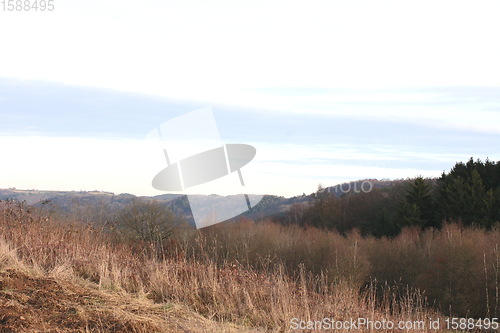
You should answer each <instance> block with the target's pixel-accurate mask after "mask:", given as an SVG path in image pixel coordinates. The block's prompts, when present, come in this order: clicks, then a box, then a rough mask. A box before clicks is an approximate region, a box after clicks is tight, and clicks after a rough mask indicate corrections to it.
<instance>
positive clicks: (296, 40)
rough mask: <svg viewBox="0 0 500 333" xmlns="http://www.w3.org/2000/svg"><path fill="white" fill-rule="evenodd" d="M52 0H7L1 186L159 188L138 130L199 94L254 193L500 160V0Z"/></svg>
mask: <svg viewBox="0 0 500 333" xmlns="http://www.w3.org/2000/svg"><path fill="white" fill-rule="evenodd" d="M52 3H53V5H54V10H53V11H47V10H46V11H40V10H39V11H34V10H33V9H30V10H29V11H25V10H22V11H16V10H13V11H9V8H4V7H1V6H2V5H0V119H1V120H0V156H1V157H0V161H1V163H0V188H9V187H16V188H18V189H40V190H77V191H78V190H100V191H111V192H115V193H132V194H136V195H157V194H162V193H164V192H161V191H158V190H156V189H154V188H152V186H151V180H152V178H153V177H154V176H155V174H156V173H158V172H159V171H160V170H161V169H162V168H164V167H165V165H160V164H161V162H158V158H161V156H162V155H161V154H162V153H161V151H160V152H158V149H157V147H153V146H150V145H148V144H147V142H145V140H144V138H145V137H146V135H147V134H148V133H149V132H150V131H151V130H153V129H154V128H156V127H157V126H159V125H160V124H162V123H164V122H166V121H169V120H171V119H173V118H175V117H178V116H181V115H183V114H186V113H188V112H190V111H194V110H198V109H200V108H204V107H211V108H212V111H213V114H214V117H215V120H216V123H217V127H218V131H219V135H220V138H221V141H222V142H223V143H245V144H251V145H253V146H254V147H255V148H256V150H257V154H256V157H255V158H254V160H253V161H252V162H250V163H249V164H248V165H247V166H245V167H244V168H243V169H242V170H241V171H242V174H243V178H244V179H245V188H244V189H241V188H237V189H236V191H239V190H242V192H244V193H257V194H275V195H283V196H287V197H290V196H294V195H301V194H302V193H303V192H305V193H307V194H309V193H311V192H313V191H315V189H316V188H317V185H318V184H319V183H321V184H323V185H325V186H330V185H335V184H337V183H342V182H346V181H351V180H357V179H365V178H377V179H381V178H387V179H396V178H398V179H399V178H407V177H415V176H418V175H422V176H426V177H438V176H440V175H441V173H442V172H443V171H445V172H447V171H449V170H450V169H451V168H452V167H453V165H454V164H455V163H456V162H458V161H467V160H468V159H469V158H470V157H474V158H480V159H482V160H485V159H486V158H489V159H490V160H494V161H498V160H500V152H499V151H498V149H497V146H498V145H497V144H495V143H496V142H499V138H500V63H499V62H498V59H500V44H498V43H497V42H496V41H497V40H498V31H500V21H499V20H498V19H497V14H498V12H499V10H500V3H499V2H498V1H476V2H470V1H418V2H406V1H377V2H375V1H182V2H180V1H142V2H137V1H134V2H133V1H128V0H125V1H123V0H122V1H93V0H86V1H76V0H73V1H69V0H66V1H64V0H54V1H53V2H52ZM158 156H160V157H158ZM235 177H236V178H235ZM224 181H225V180H224ZM227 181H228V182H233V183H234V182H238V178H237V175H235V174H231V175H229V176H228V177H227ZM218 186H219V187H217V188H216V191H217V194H232V191H234V190H235V189H234V187H231V186H226V185H225V184H224V182H223V183H221V184H220V185H218ZM191 190H192V191H195V192H197V193H201V194H210V193H212V192H214V187H213V186H212V187H208V188H201V187H200V188H193V189H191Z"/></svg>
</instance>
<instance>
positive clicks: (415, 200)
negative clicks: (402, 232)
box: [399, 177, 437, 228]
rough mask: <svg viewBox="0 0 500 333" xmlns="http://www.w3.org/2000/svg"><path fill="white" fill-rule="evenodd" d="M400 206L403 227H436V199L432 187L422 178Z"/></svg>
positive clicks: (416, 181)
mask: <svg viewBox="0 0 500 333" xmlns="http://www.w3.org/2000/svg"><path fill="white" fill-rule="evenodd" d="M410 186H411V187H410V189H409V190H408V191H406V195H405V199H404V200H403V202H402V203H401V205H400V208H399V214H400V224H401V226H419V227H421V228H424V227H436V226H437V225H436V219H435V205H434V198H433V196H432V194H431V187H430V185H429V184H428V183H427V182H426V181H425V179H424V178H422V177H417V178H416V179H415V182H414V183H413V184H410Z"/></svg>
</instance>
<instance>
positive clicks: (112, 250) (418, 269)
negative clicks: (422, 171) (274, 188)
mask: <svg viewBox="0 0 500 333" xmlns="http://www.w3.org/2000/svg"><path fill="white" fill-rule="evenodd" d="M173 237H174V238H175V240H176V241H175V242H174V243H170V244H168V245H167V244H165V246H164V247H163V248H161V249H154V248H152V247H151V246H149V245H148V244H142V243H139V242H135V241H132V240H127V239H123V238H121V236H120V234H118V233H116V232H115V231H114V230H111V229H104V228H96V227H95V226H92V225H89V224H84V223H78V222H75V221H69V220H59V219H58V217H57V216H50V215H49V216H45V215H43V214H39V212H38V211H34V210H33V208H29V207H26V206H23V205H22V204H19V203H16V202H1V203H0V269H6V268H9V267H10V268H16V269H19V270H23V271H25V272H27V273H30V274H34V275H49V276H52V277H54V278H59V279H73V280H75V279H76V280H85V281H86V282H88V283H92V284H94V285H95V286H96V287H99V288H102V289H106V290H112V291H114V292H117V293H123V294H133V295H137V296H141V297H148V298H150V299H153V300H154V301H156V302H164V303H168V302H176V303H181V304H185V305H187V306H188V307H190V308H191V309H192V310H194V311H196V312H198V313H200V314H202V315H204V316H205V317H207V318H210V319H215V320H219V321H229V322H233V323H235V324H238V325H244V326H248V327H260V328H264V329H267V330H270V331H288V330H289V329H290V324H291V320H292V318H298V319H301V320H321V319H322V318H332V319H335V320H349V318H355V319H356V318H360V317H363V318H368V319H370V320H383V319H385V320H392V321H395V322H396V321H399V320H404V321H406V320H412V321H413V320H424V321H425V320H428V318H429V317H433V318H437V316H438V314H437V313H436V312H435V311H434V310H431V309H429V308H427V307H426V297H425V296H424V295H426V296H427V298H428V299H429V300H431V305H432V306H435V307H436V308H437V309H441V310H443V311H450V309H451V312H452V313H454V314H457V315H462V314H464V315H468V316H476V315H477V316H483V317H484V316H490V317H494V316H495V315H496V311H497V310H498V292H499V288H498V279H499V276H498V275H499V274H498V271H499V267H500V266H499V251H500V249H499V247H498V243H499V241H500V232H499V230H497V229H494V230H492V231H491V232H484V231H483V230H480V229H463V228H460V227H459V226H458V225H456V224H449V225H446V226H445V227H444V229H443V230H442V231H434V230H429V231H426V232H424V233H420V232H417V231H416V230H410V229H408V230H405V231H404V232H403V233H402V234H401V235H400V236H399V237H398V238H396V239H394V240H389V239H381V240H377V239H374V238H370V237H368V238H363V237H361V235H360V234H359V233H358V232H356V231H353V232H351V233H349V234H348V235H347V236H346V237H344V236H341V235H340V234H338V233H336V232H329V231H322V230H318V229H313V228H310V229H302V228H299V227H296V226H288V227H283V226H280V225H276V224H273V223H270V222H262V223H254V222H252V221H248V220H242V221H240V222H239V223H224V224H219V225H215V226H212V227H209V228H204V229H202V230H194V229H189V228H185V229H182V228H180V229H178V230H176V232H175V234H174V236H173ZM172 244H174V245H173V246H172ZM424 290H425V294H424ZM426 330H427V328H426Z"/></svg>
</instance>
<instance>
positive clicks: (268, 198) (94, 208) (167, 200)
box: [0, 179, 407, 225]
mask: <svg viewBox="0 0 500 333" xmlns="http://www.w3.org/2000/svg"><path fill="white" fill-rule="evenodd" d="M404 181H407V180H404V179H399V180H384V179H382V180H377V179H363V180H357V181H352V182H348V183H343V184H338V185H335V186H329V187H326V188H325V189H324V192H327V193H332V194H334V195H335V196H336V197H341V196H342V195H344V194H346V193H348V192H349V190H350V191H355V192H363V191H369V190H370V189H371V188H372V187H373V188H384V187H390V186H392V185H394V184H396V183H400V182H404ZM311 194H312V193H311ZM311 194H309V195H306V194H302V195H299V196H295V197H291V198H285V197H282V196H275V195H265V196H264V197H263V198H262V200H261V201H260V202H259V203H258V204H257V205H255V206H254V207H252V208H251V209H250V210H249V211H247V212H245V213H243V214H241V215H242V216H245V217H247V218H250V219H253V220H255V219H259V218H264V217H268V216H277V215H281V214H284V213H286V212H287V211H288V210H289V209H290V208H291V206H292V205H293V204H296V203H298V204H303V205H308V204H309V202H310V201H311V199H312V197H311ZM249 196H250V197H252V196H253V195H249ZM194 197H195V198H196V199H197V200H198V201H199V202H200V201H201V202H203V200H205V198H207V199H208V198H209V197H210V202H211V204H210V205H209V206H210V207H208V206H207V207H206V210H212V209H213V200H214V198H215V201H216V202H217V199H219V198H220V201H221V202H222V201H224V202H226V203H227V200H231V197H234V198H235V200H236V196H218V195H215V194H212V195H210V196H207V195H195V196H194ZM7 198H9V199H15V200H18V201H26V203H27V204H28V205H34V206H35V207H40V206H41V205H42V203H49V204H50V206H51V207H54V209H59V210H60V211H62V212H63V213H64V214H67V215H68V214H69V215H73V218H74V219H80V220H84V221H95V222H103V221H111V220H113V218H114V216H113V214H114V213H115V212H117V211H118V210H120V209H121V208H123V207H124V206H125V205H126V204H128V203H129V202H130V201H131V200H132V199H133V198H136V196H135V195H133V194H126V193H125V194H119V195H115V194H114V193H112V192H99V191H38V190H17V189H13V188H11V189H0V200H6V199H7ZM150 198H153V199H156V200H159V201H162V202H163V203H164V204H165V206H167V207H169V208H170V209H172V210H173V211H174V213H175V214H176V215H179V216H183V217H184V218H185V219H186V220H188V222H189V223H190V224H192V225H194V219H193V215H192V212H191V208H190V205H189V201H188V198H187V196H186V195H181V194H169V193H166V194H161V195H156V196H152V197H150ZM207 201H208V200H207Z"/></svg>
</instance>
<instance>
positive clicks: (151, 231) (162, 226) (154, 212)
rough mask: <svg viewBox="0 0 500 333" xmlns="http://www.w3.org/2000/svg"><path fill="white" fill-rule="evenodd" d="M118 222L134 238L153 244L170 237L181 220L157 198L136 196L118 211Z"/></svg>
mask: <svg viewBox="0 0 500 333" xmlns="http://www.w3.org/2000/svg"><path fill="white" fill-rule="evenodd" d="M117 222H118V225H119V226H121V227H122V228H123V229H124V231H125V232H127V233H129V234H131V235H132V236H133V237H134V238H136V239H140V240H143V241H146V242H148V243H150V244H151V245H153V244H159V243H162V242H163V241H164V240H166V239H168V238H170V236H171V235H172V232H173V229H174V227H175V225H176V224H178V222H179V220H178V218H177V217H176V216H175V214H174V213H173V212H172V211H171V210H170V209H168V208H166V207H164V206H163V205H162V204H161V203H159V202H158V201H156V200H152V199H137V198H134V199H133V200H132V201H131V202H130V203H129V204H128V205H126V206H125V207H124V208H123V209H122V210H121V211H120V212H119V213H118V221H117Z"/></svg>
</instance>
